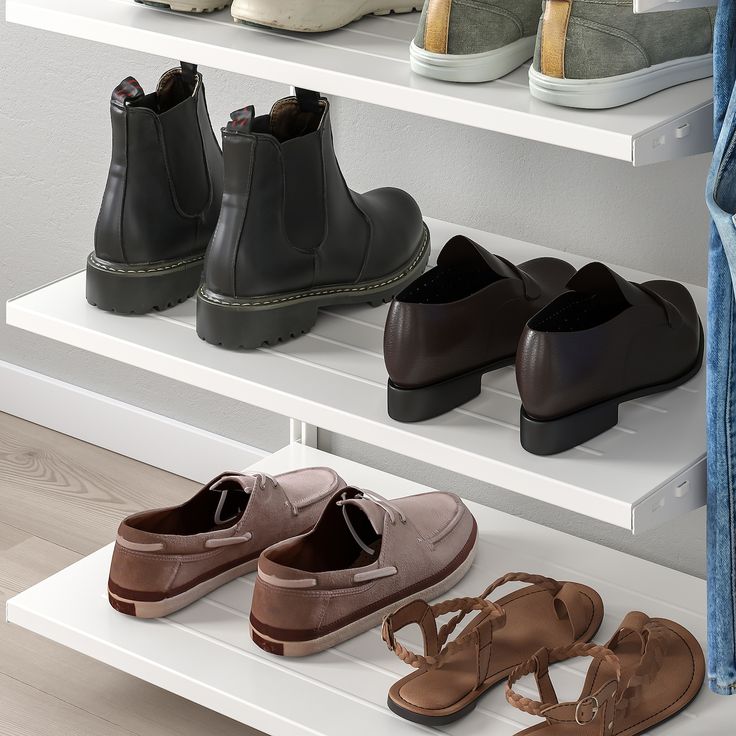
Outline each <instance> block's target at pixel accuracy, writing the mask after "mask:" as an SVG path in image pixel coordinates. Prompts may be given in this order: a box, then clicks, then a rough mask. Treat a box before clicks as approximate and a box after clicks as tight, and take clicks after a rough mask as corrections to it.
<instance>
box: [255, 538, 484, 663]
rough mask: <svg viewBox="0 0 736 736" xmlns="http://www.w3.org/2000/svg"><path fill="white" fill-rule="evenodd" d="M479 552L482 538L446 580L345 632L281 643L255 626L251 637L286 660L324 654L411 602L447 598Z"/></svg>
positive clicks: (375, 613)
mask: <svg viewBox="0 0 736 736" xmlns="http://www.w3.org/2000/svg"><path fill="white" fill-rule="evenodd" d="M477 549H478V538H477V537H476V539H475V543H474V544H473V547H472V549H471V550H470V552H469V553H468V556H467V557H466V558H465V559H464V560H463V561H462V563H461V564H460V565H459V566H458V567H457V568H456V569H455V570H454V571H453V572H452V573H450V575H449V576H448V577H446V578H445V579H444V580H441V581H440V582H439V583H436V584H435V585H432V586H430V587H428V588H425V589H424V590H420V591H418V592H416V593H414V594H412V595H410V596H407V597H406V598H402V599H400V600H397V601H394V602H393V603H390V604H389V605H387V606H384V607H383V608H381V609H380V610H378V611H374V612H373V613H371V614H369V615H368V616H364V617H363V618H361V619H358V620H357V621H353V622H351V623H350V624H348V625H347V626H343V627H342V628H341V629H338V630H337V631H332V632H330V633H329V634H326V635H325V636H321V637H319V638H317V639H310V640H308V641H279V640H278V639H273V638H272V637H270V636H266V635H265V634H261V633H260V632H259V631H258V630H257V629H256V628H255V627H254V626H253V624H252V623H251V625H250V632H251V637H252V638H253V641H254V643H255V644H256V645H257V646H259V647H260V648H261V649H263V650H264V651H266V652H269V653H270V654H278V655H280V656H284V657H306V656H308V655H310V654H317V652H323V651H324V650H325V649H330V648H331V647H334V646H337V645H338V644H340V643H342V642H344V641H347V640H348V639H352V638H353V637H354V636H358V635H359V634H362V633H363V632H364V631H368V630H369V629H372V628H373V627H374V626H378V625H379V624H380V623H381V622H382V621H383V619H384V618H385V617H386V616H387V615H388V614H389V613H392V612H393V611H396V610H398V609H399V608H401V606H403V605H405V604H406V603H410V602H411V601H413V600H416V599H417V598H421V599H422V600H426V601H431V600H433V599H435V598H439V597H440V596H441V595H444V594H445V593H446V592H447V591H448V590H450V589H451V588H454V587H455V585H457V584H458V583H459V582H460V581H461V580H462V579H463V578H464V577H465V575H466V574H467V573H468V570H470V567H471V566H472V564H473V560H474V558H475V553H476V550H477Z"/></svg>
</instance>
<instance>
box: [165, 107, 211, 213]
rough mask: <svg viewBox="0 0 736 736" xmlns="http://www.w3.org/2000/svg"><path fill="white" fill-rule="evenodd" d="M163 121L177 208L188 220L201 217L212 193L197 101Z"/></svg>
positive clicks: (167, 160) (170, 113) (169, 111)
mask: <svg viewBox="0 0 736 736" xmlns="http://www.w3.org/2000/svg"><path fill="white" fill-rule="evenodd" d="M159 120H160V123H161V130H162V131H163V137H164V143H165V152H166V163H167V166H168V168H169V172H170V174H171V182H172V186H173V192H172V195H173V197H174V199H175V202H176V206H177V207H178V209H179V210H180V211H181V213H182V214H184V215H186V216H187V217H199V216H201V215H202V214H204V212H205V210H206V209H207V206H208V205H209V203H210V198H211V196H212V192H211V189H210V178H209V174H208V171H207V161H206V158H205V150H204V141H203V135H202V131H200V127H199V116H198V114H197V100H196V98H195V97H189V98H187V99H186V100H184V101H183V102H181V103H180V104H178V105H176V106H175V107H173V108H171V110H167V111H166V112H165V113H163V114H162V115H161V116H160V117H159Z"/></svg>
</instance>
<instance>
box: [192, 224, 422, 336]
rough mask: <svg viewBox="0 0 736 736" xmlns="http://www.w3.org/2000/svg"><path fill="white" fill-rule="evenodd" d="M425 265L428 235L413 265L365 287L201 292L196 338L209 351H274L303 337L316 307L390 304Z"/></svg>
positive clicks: (310, 325)
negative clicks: (230, 294) (253, 292)
mask: <svg viewBox="0 0 736 736" xmlns="http://www.w3.org/2000/svg"><path fill="white" fill-rule="evenodd" d="M428 259H429V231H428V230H427V227H426V225H425V226H424V231H423V235H422V240H421V241H420V243H419V245H418V246H417V248H416V250H415V253H414V256H413V257H412V260H411V261H410V262H409V264H407V265H406V266H404V267H403V268H402V269H401V270H400V271H398V272H397V273H395V274H392V275H388V276H385V277H384V278H382V279H380V280H377V281H374V282H369V283H364V284H343V285H335V286H325V287H321V288H318V289H313V290H310V291H304V292H294V293H290V294H273V295H271V296H261V297H254V298H252V299H248V298H247V297H243V298H240V299H233V298H230V297H224V296H221V295H218V294H214V293H212V292H210V291H209V290H208V289H206V288H205V286H204V285H202V286H200V288H199V291H198V292H197V334H198V335H199V336H200V337H201V338H202V339H203V340H204V341H205V342H209V343H212V344H213V345H220V346H222V347H225V348H229V349H237V348H246V349H253V348H258V347H261V346H262V345H275V344H277V343H279V342H283V341H285V340H288V339H290V338H293V337H298V336H299V335H303V334H305V333H306V332H308V331H309V330H310V329H311V328H312V327H313V326H314V323H315V322H316V321H317V314H318V311H319V309H320V307H326V306H337V305H341V304H356V303H357V304H363V303H368V304H370V305H371V306H372V307H377V306H379V305H381V304H383V303H384V302H387V301H390V300H391V299H392V298H393V297H394V295H395V294H398V293H399V292H400V291H401V290H402V289H403V288H404V287H406V286H407V285H408V284H409V283H411V282H412V281H414V279H416V278H417V277H418V276H419V275H420V274H421V273H422V272H423V271H424V268H425V267H426V265H427V261H428Z"/></svg>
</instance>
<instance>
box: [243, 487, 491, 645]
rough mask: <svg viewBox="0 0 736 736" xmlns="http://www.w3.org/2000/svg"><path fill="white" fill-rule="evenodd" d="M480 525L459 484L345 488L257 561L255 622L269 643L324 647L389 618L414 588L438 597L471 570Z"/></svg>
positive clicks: (261, 641) (257, 637)
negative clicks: (396, 490)
mask: <svg viewBox="0 0 736 736" xmlns="http://www.w3.org/2000/svg"><path fill="white" fill-rule="evenodd" d="M477 536H478V530H477V525H476V522H475V519H474V518H473V516H472V514H471V513H470V511H469V510H468V508H467V507H466V506H465V504H463V502H462V501H461V500H460V499H459V498H458V497H457V496H456V495H454V494H452V493H425V494H422V495H419V496H409V497H407V498H401V499H398V500H395V501H387V500H386V499H384V498H382V497H381V496H379V495H378V494H375V493H372V492H370V491H364V490H360V489H357V488H345V489H343V490H341V491H338V492H337V493H336V494H335V495H334V496H333V498H332V501H331V502H330V503H329V504H328V505H327V508H326V509H325V511H324V513H323V515H322V518H321V519H320V520H319V522H318V523H317V525H316V526H315V527H314V529H313V530H312V531H311V532H310V533H308V534H305V535H303V536H301V537H297V538H296V539H290V540H288V541H285V542H281V543H280V544H276V545H274V546H273V547H271V548H269V549H267V550H266V551H265V552H264V553H263V554H262V555H261V557H260V559H259V561H258V577H257V579H256V585H255V590H254V591H253V605H252V608H251V615H250V623H251V635H252V637H253V641H254V642H255V643H256V644H257V645H258V646H259V647H261V649H264V650H265V651H267V652H271V653H272V654H281V655H286V656H291V657H299V656H303V655H307V654H313V653H315V652H320V651H322V650H324V649H327V648H328V647H332V646H335V645H336V644H339V643H340V642H342V641H345V640H346V639H349V638H351V637H353V636H357V635H358V634H360V633H362V632H363V631H366V630H368V629H370V628H371V627H373V626H376V625H378V624H380V623H381V621H382V620H383V617H384V616H385V615H387V614H388V613H390V612H391V611H392V610H393V609H394V608H395V607H396V606H397V605H401V604H402V603H404V602H407V601H408V600H412V599H413V598H414V597H416V596H421V597H422V598H425V599H431V598H435V597H437V596H439V595H442V594H443V593H444V592H445V591H447V590H449V589H450V588H452V587H453V586H454V585H455V584H456V583H457V582H458V581H459V580H460V579H461V578H462V577H463V576H464V575H465V573H466V572H467V571H468V570H469V569H470V566H471V564H472V561H473V556H474V553H475V547H476V542H477Z"/></svg>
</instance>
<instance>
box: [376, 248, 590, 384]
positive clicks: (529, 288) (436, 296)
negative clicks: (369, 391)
mask: <svg viewBox="0 0 736 736" xmlns="http://www.w3.org/2000/svg"><path fill="white" fill-rule="evenodd" d="M574 271H575V269H574V268H573V267H572V266H570V265H569V264H568V263H565V262H564V261H561V260H558V259H555V258H537V259H534V260H532V261H528V262H527V263H523V264H521V265H520V266H518V267H517V266H514V265H513V264H511V263H509V262H508V261H506V260H505V259H503V258H501V257H499V256H494V255H492V254H491V253H489V252H488V251H487V250H485V248H482V247H481V246H480V245H478V244H477V243H474V242H473V241H472V240H470V239H468V238H466V237H464V236H456V237H454V238H452V239H451V240H450V241H449V242H448V243H447V245H445V247H444V248H443V249H442V252H441V253H440V255H439V258H438V259H437V266H436V267H435V268H433V269H431V270H429V271H427V272H426V273H424V275H422V276H420V277H419V278H418V279H417V280H416V281H415V282H414V283H413V284H412V285H410V286H408V287H407V288H406V289H404V291H403V292H401V293H400V294H399V295H398V296H397V297H396V298H395V299H394V301H393V303H392V304H391V307H390V308H389V312H388V318H387V320H386V330H385V333H384V357H385V360H386V368H387V369H388V374H389V378H390V379H391V382H392V383H393V384H394V385H396V386H399V387H402V388H415V387H418V386H423V385H427V384H430V383H434V382H437V381H441V380H444V379H447V378H450V377H453V376H457V375H460V374H462V373H465V372H466V371H470V370H473V369H475V368H480V367H483V366H485V365H488V364H491V363H494V362H496V361H500V360H502V359H504V358H513V356H514V354H515V353H516V348H517V345H518V342H519V336H520V334H521V331H522V328H523V327H524V325H525V323H526V321H527V320H528V319H529V318H530V317H531V316H532V315H533V314H535V313H536V312H537V311H538V310H539V309H541V307H543V306H544V305H545V304H546V303H547V302H548V301H549V300H550V299H552V298H553V297H554V296H556V295H557V294H559V293H560V292H561V291H562V290H563V289H564V285H565V283H566V282H567V280H568V279H569V278H570V276H572V274H573V273H574Z"/></svg>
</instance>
